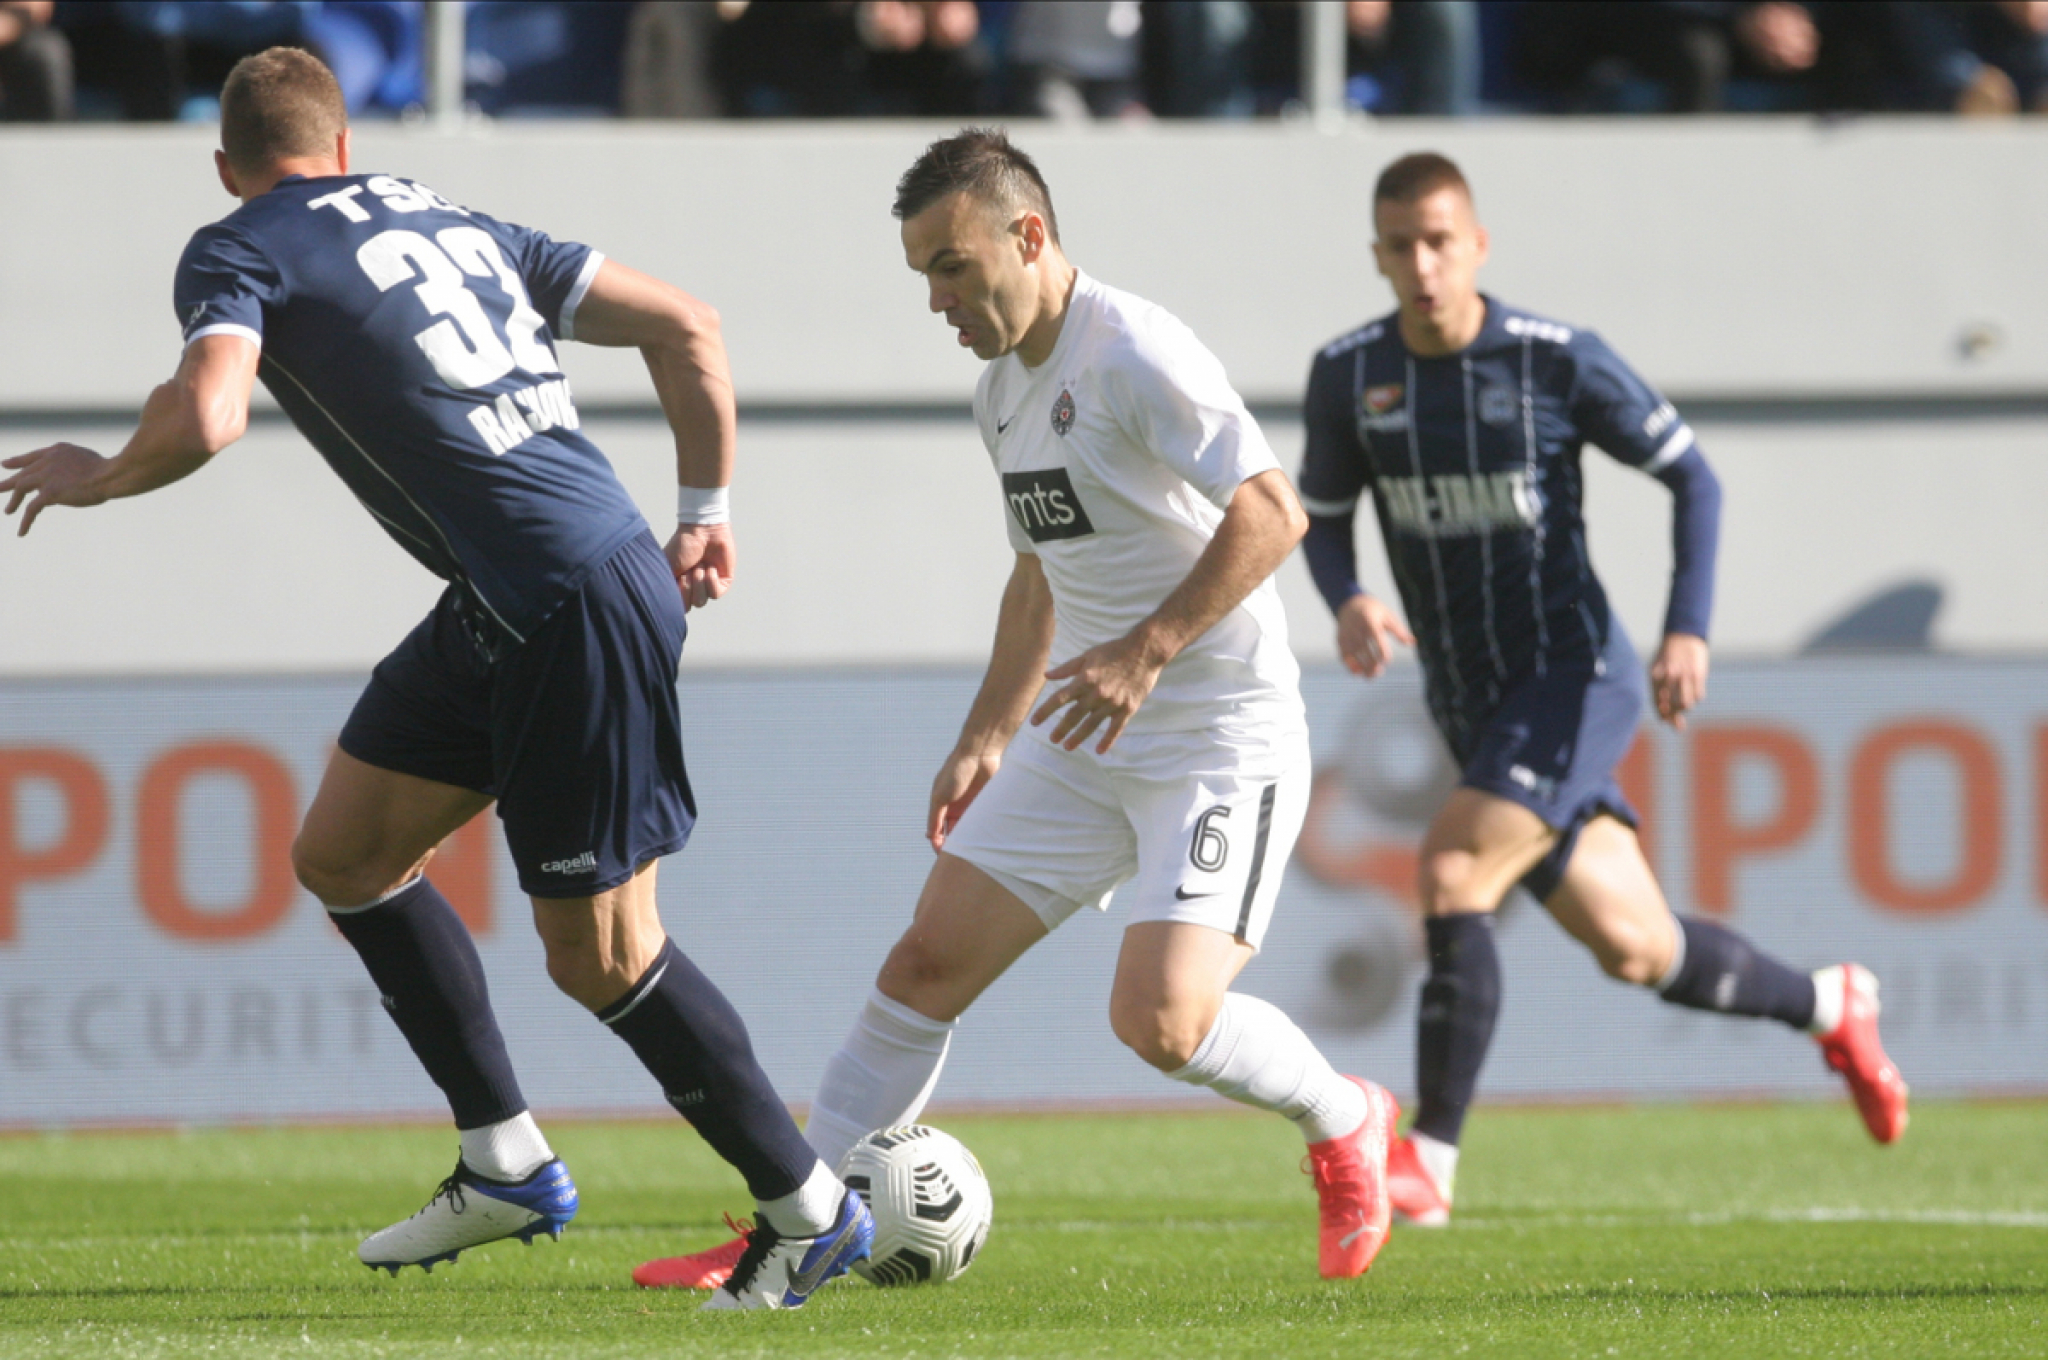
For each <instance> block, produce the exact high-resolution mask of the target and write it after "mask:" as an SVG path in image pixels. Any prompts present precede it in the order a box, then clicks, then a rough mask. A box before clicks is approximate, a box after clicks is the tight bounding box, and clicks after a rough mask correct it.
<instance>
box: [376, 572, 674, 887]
mask: <svg viewBox="0 0 2048 1360" xmlns="http://www.w3.org/2000/svg"><path fill="white" fill-rule="evenodd" d="M687 630H688V625H687V624H686V623H685V622H684V619H683V601H682V594H681V592H680V591H679V590H678V589H677V588H676V578H675V573H673V572H672V571H670V570H669V565H668V559H667V558H666V557H665V556H663V554H662V551H661V548H660V547H659V546H658V545H657V544H656V543H655V541H654V537H653V535H651V534H647V533H642V534H640V535H638V536H637V537H635V538H632V539H629V540H627V542H626V543H625V544H624V545H623V546H622V547H620V548H619V549H618V550H617V551H616V552H614V553H613V554H612V555H611V556H610V557H609V558H607V559H606V560H605V561H604V562H603V563H601V564H600V565H599V566H597V567H596V568H594V569H593V570H592V571H591V573H590V575H589V576H588V577H587V578H586V579H585V581H584V583H583V585H582V587H581V588H580V589H579V590H577V591H576V593H575V594H573V595H571V596H569V598H567V599H566V600H564V601H562V603H561V605H560V606H559V607H558V608H557V609H556V610H555V612H554V613H552V614H550V615H549V616H548V617H547V619H546V621H545V622H543V623H542V624H541V625H540V627H539V628H537V629H535V630H534V632H533V633H532V635H531V636H529V637H528V638H527V639H526V641H525V642H523V643H520V644H519V645H518V646H516V647H512V648H510V649H509V650H507V651H506V652H504V653H503V654H502V655H501V656H500V657H499V658H498V659H497V660H496V661H495V662H492V661H489V660H486V659H485V658H484V656H483V654H482V653H481V652H480V651H479V650H478V648H477V646H476V644H475V643H473V642H472V641H471V640H470V636H469V634H468V632H467V631H466V630H465V629H464V627H463V624H462V620H461V616H460V612H459V610H458V607H457V604H456V595H455V592H454V591H453V590H450V591H449V592H448V594H446V595H444V596H442V597H441V601H440V603H439V604H437V605H436V606H435V607H434V612H433V613H431V614H429V615H427V617H426V619H425V621H423V622H422V623H421V624H420V625H419V626H418V627H417V628H415V629H413V630H412V632H411V633H409V634H407V635H406V639H405V641H403V642H401V643H399V644H398V647H397V650H395V651H393V652H392V653H391V655H389V656H387V657H385V658H384V660H382V661H380V662H379V663H377V669H376V670H375V671H374V672H372V673H371V676H370V684H369V688H367V689H365V690H364V691H363V696H362V698H360V699H358V700H357V701H356V706H355V711H354V712H352V713H350V714H349V718H348V722H347V724H346V725H345V726H344V727H343V728H342V729H341V739H340V740H341V749H342V750H344V751H346V752H348V753H349V754H350V755H352V756H354V757H355V758H356V759H357V760H360V761H363V762H364V763H365V764H369V765H375V766H377V767H378V768H380V769H385V770H395V771H397V772H398V773H400V774H409V775H414V776H417V777H418V778H421V779H431V780H435V781H436V782H438V783H442V784H453V785H455V786H456V787H458V788H465V789H475V790H476V791H477V792H478V793H484V794H489V795H490V796H491V797H493V798H496V799H497V800H498V817H499V819H500V820H502V821H503V822H504V824H505V840H506V842H507V843H508V844H509V845H510V846H511V848H512V862H513V863H514V864H515V865H516V866H518V870H519V886H520V887H522V888H524V889H525V890H526V891H527V893H528V894H530V895H531V896H534V897H587V896H589V895H590V894H592V893H597V892H602V891H604V890H605V889H606V888H615V887H617V886H618V885H619V884H621V883H624V882H625V881H626V880H627V879H629V878H631V877H632V876H633V875H634V873H635V872H637V871H638V870H639V868H640V866H641V865H643V864H646V863H647V862H648V861H650V860H654V859H659V858H660V857H661V856H663V855H667V854H672V853H674V852H675V851H677V850H680V849H682V847H683V843H684V842H685V841H687V840H689V838H690V827H691V825H692V824H693V823H694V822H695V821H696V818H697V804H696V801H695V799H694V798H692V796H691V794H690V779H689V775H688V774H687V773H686V772H685V770H684V768H683V734H682V705H681V701H680V700H679V699H678V697H677V694H676V666H677V663H678V662H679V661H680V659H681V657H682V651H683V636H684V634H685V633H686V632H687Z"/></svg>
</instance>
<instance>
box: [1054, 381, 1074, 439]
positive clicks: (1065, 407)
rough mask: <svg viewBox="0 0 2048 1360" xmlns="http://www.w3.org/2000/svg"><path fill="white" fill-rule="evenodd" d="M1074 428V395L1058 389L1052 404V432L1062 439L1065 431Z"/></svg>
mask: <svg viewBox="0 0 2048 1360" xmlns="http://www.w3.org/2000/svg"><path fill="white" fill-rule="evenodd" d="M1073 428H1074V394H1073V393H1072V392H1069V391H1068V390H1067V389H1066V388H1064V387H1062V388H1061V389H1060V394H1059V396H1058V397H1056V398H1054V399H1053V403H1052V432H1053V433H1054V434H1056V435H1058V436H1059V437H1060V438H1062V439H1064V438H1066V437H1067V431H1068V430H1071V429H1073Z"/></svg>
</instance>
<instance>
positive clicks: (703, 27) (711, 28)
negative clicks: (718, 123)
mask: <svg viewBox="0 0 2048 1360" xmlns="http://www.w3.org/2000/svg"><path fill="white" fill-rule="evenodd" d="M720 8H721V6H720V5H719V4H718V3H717V0H641V3H640V4H638V5H635V6H634V7H633V15H632V17H631V18H630V19H629V20H627V22H626V51H625V54H624V70H623V71H622V73H621V75H620V78H619V112H621V113H623V114H624V115H625V116H626V117H628V118H716V117H718V116H720V115H721V114H723V113H724V112H725V100H724V98H723V96H722V95H721V94H720V92H719V88H718V77H717V73H716V69H715V61H714V58H715V55H716V52H717V48H718V34H719V30H720V29H721V28H722V27H723V26H724V23H725V20H724V18H723V17H722V16H721V15H720V14H719V10H720Z"/></svg>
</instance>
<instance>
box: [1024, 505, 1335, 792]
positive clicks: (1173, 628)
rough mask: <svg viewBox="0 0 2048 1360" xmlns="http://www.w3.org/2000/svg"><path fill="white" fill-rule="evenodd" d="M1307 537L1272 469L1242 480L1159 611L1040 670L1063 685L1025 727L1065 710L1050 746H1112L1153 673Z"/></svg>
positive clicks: (1301, 514)
mask: <svg viewBox="0 0 2048 1360" xmlns="http://www.w3.org/2000/svg"><path fill="white" fill-rule="evenodd" d="M1307 531H1308V515H1307V513H1306V512H1305V511H1303V510H1302V508H1301V502H1300V500H1298V499H1297V498H1296V497H1295V494H1294V487H1293V484H1292V483H1290V482H1289V481H1288V480H1287V474H1285V473H1284V472H1281V471H1279V470H1278V469H1277V468H1276V469H1273V470H1270V471H1267V472H1262V473H1260V474H1259V475H1258V476H1256V477H1251V478H1248V479H1246V480H1245V481H1244V482H1243V483H1242V484H1241V485H1239V487H1238V488H1237V491H1236V492H1235V493H1234V494H1233V495H1232V496H1231V498H1230V507H1229V509H1227V510H1225V511H1224V513H1223V522H1222V523H1220V524H1218V525H1217V526H1216V534H1215V537H1213V538H1211V539H1210V540H1209V544H1208V546H1207V547H1206V548H1204V549H1203V550H1202V555H1201V556H1200V557H1199V558H1197V559H1196V560H1195V565H1194V567H1193V569H1191V570H1190V571H1189V572H1188V574H1187V575H1186V576H1185V577H1184V578H1182V580H1181V583H1180V584H1179V585H1178V586H1175V587H1174V589H1173V593H1172V594H1170V595H1168V596H1167V597H1166V599H1165V601H1164V602H1163V603H1162V604H1161V605H1160V606H1159V608H1157V609H1155V610H1153V611H1152V613H1151V614H1150V615H1148V616H1147V617H1146V618H1145V619H1144V620H1143V621H1142V622H1141V623H1139V624H1138V626H1137V627H1135V628H1133V629H1132V630H1131V631H1130V632H1128V633H1126V634H1124V636H1122V637H1120V638H1118V639H1116V640H1115V641H1114V642H1106V643H1104V644H1102V645H1101V646H1099V647H1091V648H1089V649H1088V650H1087V651H1085V652H1083V653H1081V655H1079V656H1077V657H1074V658H1072V659H1071V660H1068V661H1064V662H1061V663H1060V664H1059V665H1057V666H1055V667H1053V668H1052V669H1051V670H1049V671H1047V672H1046V673H1045V678H1046V679H1048V680H1065V681H1067V683H1066V684H1065V685H1062V686H1061V687H1060V688H1059V689H1058V690H1057V691H1056V692H1055V693H1054V694H1053V695H1052V696H1051V697H1050V698H1048V699H1047V700H1046V701H1045V702H1044V703H1043V704H1040V705H1039V707H1038V711H1037V712H1036V713H1033V714H1032V715H1031V722H1032V724H1033V725H1034V726H1036V725H1038V724H1041V723H1043V722H1045V721H1046V720H1047V719H1049V718H1051V717H1052V716H1053V715H1054V714H1055V713H1059V711H1060V710H1061V709H1062V708H1064V709H1066V710H1067V711H1066V712H1065V713H1064V714H1062V715H1061V717H1060V720H1059V723H1058V725H1057V726H1055V727H1054V728H1053V731H1052V739H1053V741H1055V742H1057V743H1059V744H1060V745H1062V746H1065V747H1066V748H1067V749H1068V750H1069V751H1072V750H1075V749H1077V748H1078V747H1079V746H1080V745H1081V743H1082V742H1084V741H1086V740H1088V738H1089V737H1090V736H1092V735H1094V733H1095V731H1096V730H1097V729H1098V728H1100V729H1101V730H1102V739H1101V740H1100V741H1099V742H1098V743H1097V744H1096V747H1095V749H1096V751H1097V752H1105V751H1108V750H1109V749H1110V747H1112V746H1114V745H1115V744H1116V739H1117V737H1118V736H1120V735H1122V733H1123V730H1124V727H1125V725H1126V724H1127V723H1129V722H1130V720H1131V715H1132V714H1134V713H1136V712H1137V711H1138V706H1139V705H1141V704H1143V703H1144V702H1145V699H1146V696H1148V695H1149V694H1151V693H1152V687H1153V685H1155V684H1156V683H1158V680H1159V672H1160V671H1162V670H1164V669H1165V668H1166V663H1167V662H1169V661H1171V660H1173V659H1174V657H1176V656H1178V655H1180V653H1181V651H1182V650H1183V649H1184V648H1185V647H1187V645H1188V644H1189V643H1191V642H1193V641H1194V640H1195V639H1196V638H1199V637H1200V636H1202V634H1204V633H1206V632H1208V631H1209V630H1210V629H1211V628H1214V627H1215V626H1216V624H1217V622H1218V621H1219V620H1220V619H1222V617H1223V616H1224V615H1225V614H1228V613H1229V612H1230V611H1231V610H1233V609H1235V608H1237V606H1238V605H1240V604H1242V603H1243V602H1244V598H1245V596H1247V595H1249V594H1251V593H1252V591H1253V590H1254V589H1255V588H1257V586H1258V585H1259V583H1260V582H1262V581H1264V580H1265V579H1266V578H1267V577H1269V576H1271V575H1272V574H1273V573H1274V572H1275V571H1276V570H1278V568H1279V566H1280V564H1281V563H1282V562H1284V561H1286V560H1287V554H1289V553H1291V552H1293V551H1294V545H1295V544H1297V543H1299V542H1301V536H1302V534H1304V533H1306V532H1307Z"/></svg>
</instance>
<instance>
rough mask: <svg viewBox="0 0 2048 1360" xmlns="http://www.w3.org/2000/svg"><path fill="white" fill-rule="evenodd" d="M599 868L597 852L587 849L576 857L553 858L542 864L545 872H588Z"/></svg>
mask: <svg viewBox="0 0 2048 1360" xmlns="http://www.w3.org/2000/svg"><path fill="white" fill-rule="evenodd" d="M596 869H597V852H596V851H595V850H585V851H584V852H583V853H582V854H580V855H578V856H576V858H574V859H551V860H549V861H548V862H547V863H546V864H543V865H541V866H540V871H541V872H542V873H544V874H587V873H593V872H595V871H596Z"/></svg>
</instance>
